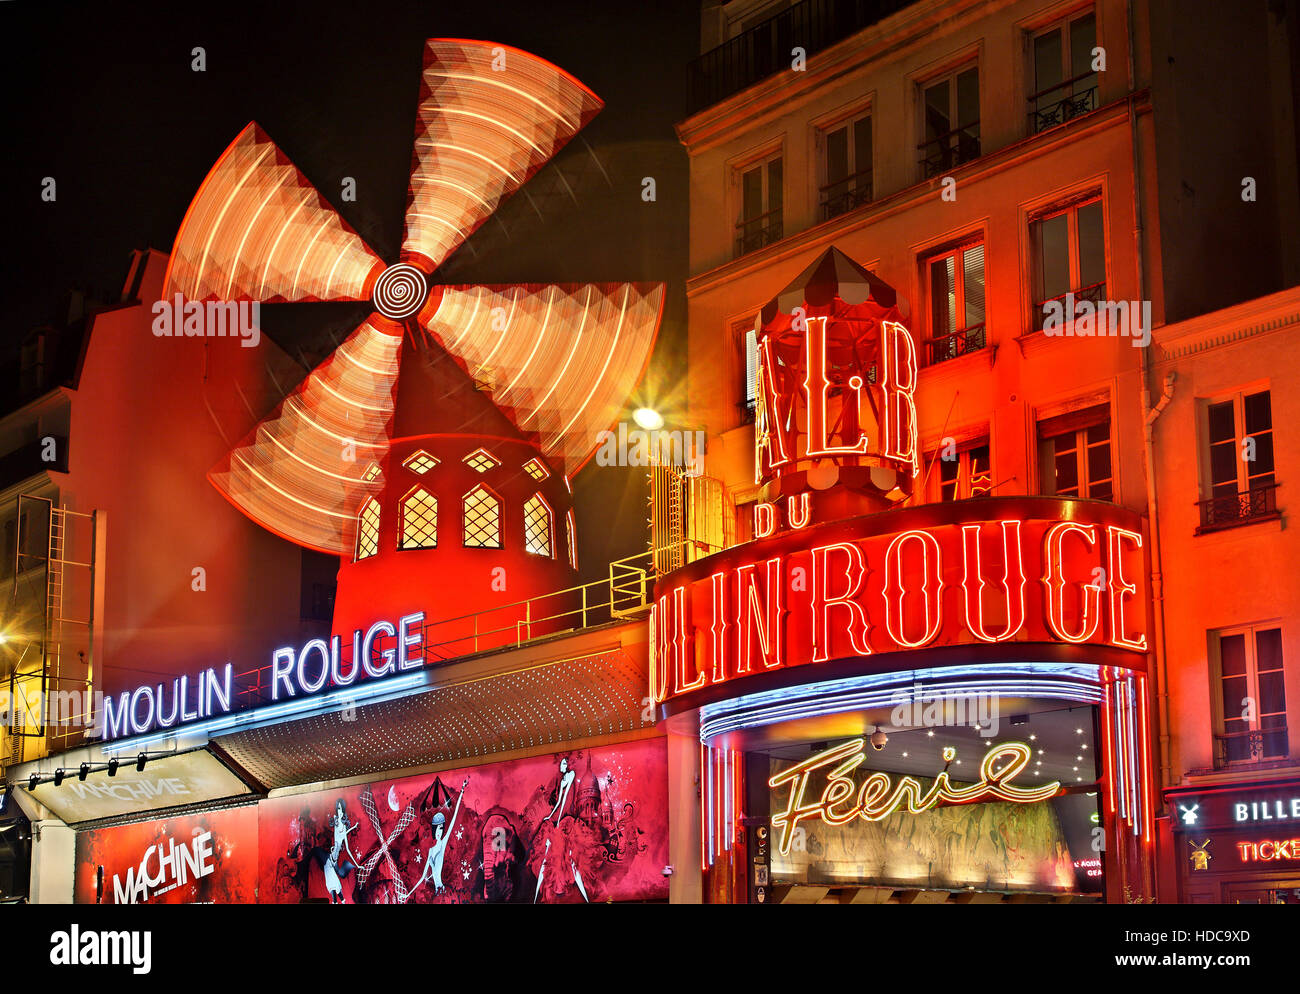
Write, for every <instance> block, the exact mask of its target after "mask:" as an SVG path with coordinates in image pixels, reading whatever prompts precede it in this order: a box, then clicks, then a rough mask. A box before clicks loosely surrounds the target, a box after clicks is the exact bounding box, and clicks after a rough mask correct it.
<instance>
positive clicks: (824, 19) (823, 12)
mask: <svg viewBox="0 0 1300 994" xmlns="http://www.w3.org/2000/svg"><path fill="white" fill-rule="evenodd" d="M912 2H914V0H804V2H803V3H797V4H795V5H794V6H792V7H788V8H787V9H785V10H783V11H781V12H780V13H779V14H776V15H774V16H772V17H769V18H768V19H767V20H765V21H761V22H760V23H758V24H756V25H754V26H753V27H751V28H750V29H749V30H748V31H744V32H742V33H741V34H738V35H737V36H736V37H734V38H731V39H729V40H727V41H725V42H723V43H722V44H721V45H719V46H718V47H717V48H713V49H710V50H709V51H707V52H705V53H704V54H703V55H701V56H700V57H699V58H697V59H695V61H693V62H692V63H691V64H690V66H689V67H688V69H687V87H688V92H687V109H686V112H687V113H688V114H694V113H696V112H697V111H700V110H703V109H704V108H705V107H710V106H712V105H713V104H716V103H720V102H722V101H723V100H725V99H726V98H727V97H729V96H731V95H732V94H734V93H739V92H740V91H741V90H743V89H745V88H746V87H749V86H752V85H753V84H754V83H757V82H759V81H760V80H763V79H766V78H767V77H768V76H774V75H775V74H777V73H779V72H783V71H785V70H788V69H792V68H793V65H792V63H793V58H794V56H793V50H794V49H795V48H802V49H803V50H804V54H805V56H812V55H814V54H815V53H817V52H820V51H822V50H823V49H826V48H829V47H830V46H831V45H833V44H835V43H836V42H837V41H840V40H841V39H844V38H847V37H849V35H852V34H855V33H856V32H858V31H861V30H862V29H863V28H868V27H870V26H871V25H873V24H875V23H876V22H877V21H880V20H883V19H884V18H885V17H888V16H889V15H890V14H893V13H895V12H896V11H899V10H902V9H903V8H904V7H906V6H908V4H909V3H912Z"/></svg>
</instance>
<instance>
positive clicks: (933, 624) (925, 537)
mask: <svg viewBox="0 0 1300 994" xmlns="http://www.w3.org/2000/svg"><path fill="white" fill-rule="evenodd" d="M908 542H920V543H921V563H922V566H923V567H924V572H923V574H922V580H921V594H922V597H923V598H924V603H925V633H924V634H923V635H922V636H921V637H920V638H919V639H917V640H915V641H913V640H911V639H909V638H907V636H906V635H905V634H904V633H903V601H904V598H906V596H907V590H906V588H905V587H904V586H903V546H904V545H906V544H907V543H908ZM941 566H942V563H941V560H940V555H939V542H938V540H936V539H935V537H934V536H933V535H931V534H930V533H929V532H923V531H910V532H903V533H901V534H900V535H898V536H896V537H895V538H894V540H893V541H892V542H890V543H889V548H888V549H886V550H885V630H886V631H888V632H889V637H890V638H891V639H893V640H894V641H895V642H897V643H898V644H899V645H901V646H903V647H904V648H907V649H919V648H920V647H921V646H923V645H925V644H927V643H928V642H932V641H934V638H935V636H937V635H938V634H939V628H940V627H941V626H942V625H943V601H942V600H941V599H940V596H941V594H942V593H943V570H942V568H941Z"/></svg>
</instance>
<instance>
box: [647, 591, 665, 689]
mask: <svg viewBox="0 0 1300 994" xmlns="http://www.w3.org/2000/svg"><path fill="white" fill-rule="evenodd" d="M667 599H668V598H667V597H660V598H659V602H658V603H657V604H652V605H651V606H650V633H651V639H650V696H651V697H653V698H654V700H655V703H656V704H662V703H663V702H664V701H665V700H667V698H668V640H667V637H666V635H665V633H666V631H667V629H666V628H665V627H664V625H665V624H666V622H665V621H664V614H665V612H666V610H667V609H666V607H665V602H666V601H667Z"/></svg>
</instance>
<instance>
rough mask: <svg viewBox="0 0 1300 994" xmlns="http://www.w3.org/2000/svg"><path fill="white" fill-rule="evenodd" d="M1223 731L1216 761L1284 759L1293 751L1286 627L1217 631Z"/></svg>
mask: <svg viewBox="0 0 1300 994" xmlns="http://www.w3.org/2000/svg"><path fill="white" fill-rule="evenodd" d="M1215 641H1217V643H1218V650H1219V701H1220V721H1219V728H1220V732H1219V734H1218V735H1217V736H1216V739H1217V743H1218V748H1216V749H1215V760H1216V765H1221V764H1222V763H1224V762H1225V761H1226V762H1228V763H1248V762H1251V761H1252V760H1260V759H1283V758H1285V757H1286V756H1287V755H1288V754H1289V752H1290V743H1289V740H1288V736H1287V725H1286V680H1285V675H1284V672H1285V671H1284V668H1283V665H1282V630H1281V629H1280V628H1247V629H1244V630H1241V629H1239V630H1237V631H1228V632H1219V633H1218V634H1217V638H1216V639H1215Z"/></svg>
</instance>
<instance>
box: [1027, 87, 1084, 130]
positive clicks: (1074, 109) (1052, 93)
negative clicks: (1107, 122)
mask: <svg viewBox="0 0 1300 994" xmlns="http://www.w3.org/2000/svg"><path fill="white" fill-rule="evenodd" d="M1096 75H1097V74H1096V73H1092V72H1088V73H1084V74H1083V75H1082V76H1075V77H1074V78H1073V79H1067V80H1066V81H1065V82H1064V83H1058V84H1057V85H1056V86H1049V87H1048V88H1047V89H1045V90H1039V91H1038V92H1037V93H1035V94H1032V95H1031V96H1030V97H1029V106H1030V111H1029V133H1030V134H1034V135H1036V134H1038V132H1040V131H1046V130H1047V129H1048V128H1054V127H1056V126H1057V125H1058V124H1064V123H1065V122H1066V121H1071V120H1073V119H1074V118H1076V117H1079V116H1080V115H1082V114H1087V113H1089V112H1091V111H1094V110H1096V109H1097V84H1096V83H1094V84H1093V85H1092V86H1090V87H1088V88H1087V89H1086V90H1078V91H1076V90H1074V84H1075V83H1078V82H1081V81H1082V80H1085V79H1090V78H1095V77H1096Z"/></svg>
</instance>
